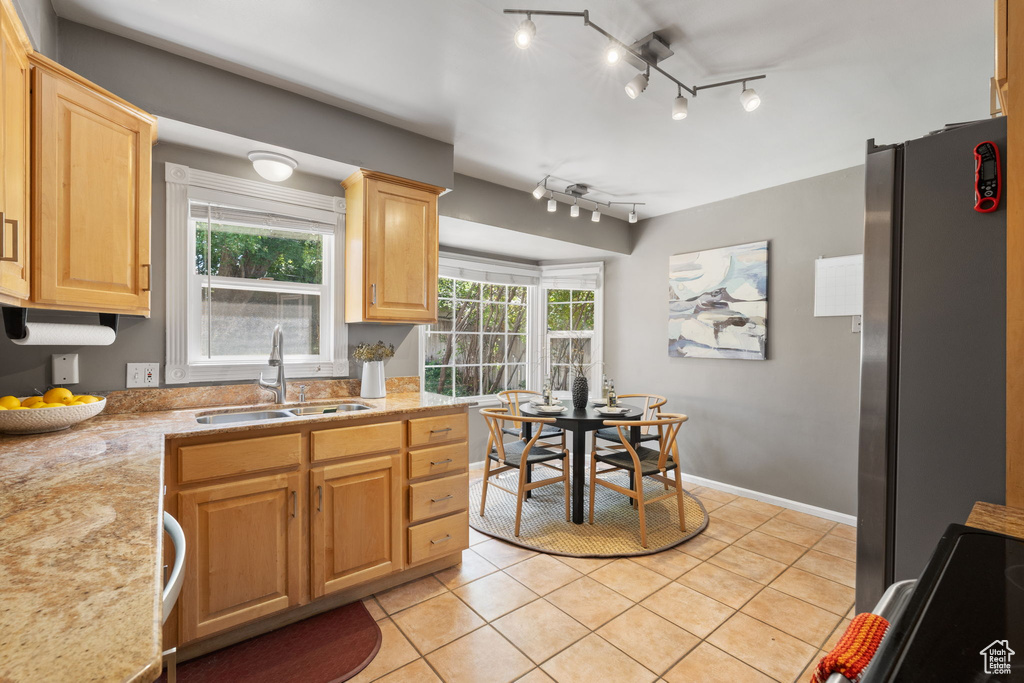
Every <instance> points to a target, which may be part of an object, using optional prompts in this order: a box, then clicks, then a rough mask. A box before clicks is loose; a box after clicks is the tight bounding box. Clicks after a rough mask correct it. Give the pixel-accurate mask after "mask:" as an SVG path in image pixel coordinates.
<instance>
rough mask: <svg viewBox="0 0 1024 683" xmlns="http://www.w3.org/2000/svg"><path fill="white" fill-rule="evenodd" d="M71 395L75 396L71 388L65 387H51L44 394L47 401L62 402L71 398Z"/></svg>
mask: <svg viewBox="0 0 1024 683" xmlns="http://www.w3.org/2000/svg"><path fill="white" fill-rule="evenodd" d="M71 396H74V394H72V393H71V392H70V391H69V390H67V389H65V388H64V387H54V388H53V389H50V390H49V391H47V392H46V393H45V394H43V400H44V401H46V402H47V403H60V402H61V401H63V400H64V399H66V398H70V397H71Z"/></svg>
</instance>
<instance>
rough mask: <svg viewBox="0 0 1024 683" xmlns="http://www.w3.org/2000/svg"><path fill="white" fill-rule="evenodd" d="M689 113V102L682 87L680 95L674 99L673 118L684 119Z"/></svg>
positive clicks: (676, 119)
mask: <svg viewBox="0 0 1024 683" xmlns="http://www.w3.org/2000/svg"><path fill="white" fill-rule="evenodd" d="M686 114H687V103H686V98H685V97H683V91H682V90H681V89H680V91H679V95H677V96H676V99H675V100H673V101H672V120H673V121H682V120H683V119H685V118H686Z"/></svg>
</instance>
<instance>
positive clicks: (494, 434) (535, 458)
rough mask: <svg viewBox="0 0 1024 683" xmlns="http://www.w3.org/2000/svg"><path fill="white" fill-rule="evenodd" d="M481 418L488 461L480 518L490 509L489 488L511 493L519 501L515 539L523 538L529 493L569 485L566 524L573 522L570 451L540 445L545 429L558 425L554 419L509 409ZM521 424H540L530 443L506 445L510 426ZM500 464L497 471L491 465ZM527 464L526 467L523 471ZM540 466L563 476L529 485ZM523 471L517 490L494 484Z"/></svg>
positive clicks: (519, 441) (489, 410)
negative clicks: (501, 476) (496, 479)
mask: <svg viewBox="0 0 1024 683" xmlns="http://www.w3.org/2000/svg"><path fill="white" fill-rule="evenodd" d="M480 414H481V415H482V416H483V418H484V422H486V423H487V429H488V432H489V434H488V438H487V458H486V459H485V460H484V482H483V490H482V491H481V492H480V516H481V517H483V515H484V509H485V508H486V506H487V488H488V486H494V487H496V488H499V489H501V490H502V491H505V492H506V493H511V494H512V495H514V496H515V497H516V526H515V536H516V537H518V536H519V523H520V521H521V519H522V516H523V499H524V498H525V497H526V492H527V491H532V490H533V489H536V488H540V487H541V486H548V485H550V484H557V483H559V482H562V483H563V484H564V485H565V521H567V522H568V521H569V451H568V450H567V449H565V448H562V449H553V448H544V447H542V446H538V445H537V440H538V439H539V438H540V435H541V432H542V431H543V427H544V426H546V425H547V424H550V423H552V422H554V421H555V418H553V417H526V416H524V415H514V414H512V413H511V412H510V411H509V410H508V409H507V408H482V409H481V410H480ZM521 422H530V423H537V429H536V431H535V433H534V435H533V437H532V438H531V439H530V440H529V441H523V440H522V439H520V438H517V439H515V440H514V441H510V442H508V443H506V442H505V435H506V434H505V431H504V428H505V427H506V426H507V425H510V424H514V423H521ZM554 460H561V461H562V467H561V469H559V468H558V467H555V466H554V465H552V464H551V462H552V461H554ZM492 462H494V463H497V468H496V469H492V468H491V463H492ZM524 463H525V464H526V467H523V465H524ZM534 465H539V466H541V467H545V468H548V469H552V470H555V471H556V472H559V476H557V477H551V478H548V479H541V480H540V481H533V482H527V481H526V473H527V469H528V468H531V467H533V466H534ZM509 470H519V483H518V486H517V487H516V490H514V491H513V490H512V489H507V488H505V487H504V486H501V485H500V484H498V483H496V482H492V481H490V479H491V477H495V476H497V475H499V474H501V473H502V472H507V471H509Z"/></svg>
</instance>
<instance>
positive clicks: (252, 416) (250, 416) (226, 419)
mask: <svg viewBox="0 0 1024 683" xmlns="http://www.w3.org/2000/svg"><path fill="white" fill-rule="evenodd" d="M289 417H295V416H294V415H292V413H290V412H288V411H287V410H257V411H253V412H249V413H219V414H217V415H203V416H201V417H197V418H196V422H198V423H199V424H204V425H216V424H225V423H230V422H256V421H259V420H280V419H282V418H289Z"/></svg>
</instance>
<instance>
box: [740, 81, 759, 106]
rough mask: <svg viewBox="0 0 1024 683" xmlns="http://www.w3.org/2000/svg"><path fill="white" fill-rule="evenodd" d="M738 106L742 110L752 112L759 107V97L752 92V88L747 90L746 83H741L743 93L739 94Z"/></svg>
mask: <svg viewBox="0 0 1024 683" xmlns="http://www.w3.org/2000/svg"><path fill="white" fill-rule="evenodd" d="M740 104H742V105H743V109H744V110H746V111H754V110H755V109H757V108H758V107H760V106H761V96H760V95H758V94H757V93H756V92H754V89H753V88H748V87H747V82H746V81H743V92H741V93H740Z"/></svg>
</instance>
